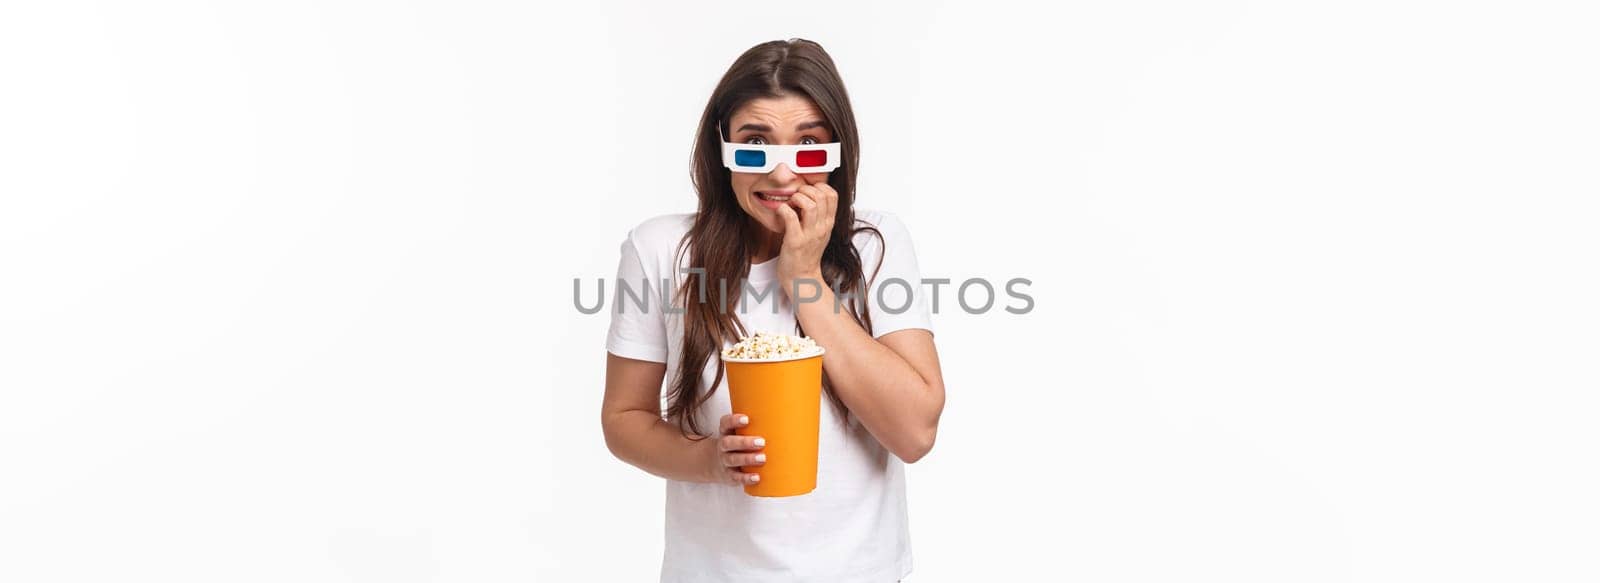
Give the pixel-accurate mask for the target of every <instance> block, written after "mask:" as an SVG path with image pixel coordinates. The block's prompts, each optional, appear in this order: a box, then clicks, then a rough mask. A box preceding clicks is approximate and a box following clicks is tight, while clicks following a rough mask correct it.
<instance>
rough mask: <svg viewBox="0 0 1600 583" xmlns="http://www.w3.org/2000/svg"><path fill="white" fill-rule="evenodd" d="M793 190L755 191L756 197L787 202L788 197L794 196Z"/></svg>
mask: <svg viewBox="0 0 1600 583" xmlns="http://www.w3.org/2000/svg"><path fill="white" fill-rule="evenodd" d="M794 192H795V191H793V190H767V191H756V197H757V198H760V199H761V200H765V201H771V202H789V198H790V197H793V196H794Z"/></svg>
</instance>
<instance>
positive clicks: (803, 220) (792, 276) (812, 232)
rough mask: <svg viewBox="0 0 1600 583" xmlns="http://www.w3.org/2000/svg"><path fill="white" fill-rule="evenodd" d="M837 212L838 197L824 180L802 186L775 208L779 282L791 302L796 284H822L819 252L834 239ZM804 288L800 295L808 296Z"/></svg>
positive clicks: (809, 294) (807, 290)
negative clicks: (778, 225) (779, 241)
mask: <svg viewBox="0 0 1600 583" xmlns="http://www.w3.org/2000/svg"><path fill="white" fill-rule="evenodd" d="M838 208H839V193H838V192H837V191H835V190H834V189H833V187H832V186H829V185H828V180H827V178H826V176H824V177H823V178H822V179H820V180H818V181H817V182H815V183H811V184H802V185H800V188H798V189H796V190H795V193H794V195H793V196H792V197H790V199H789V204H786V205H783V206H780V207H778V216H779V217H780V218H782V219H783V225H784V227H783V248H782V249H781V250H780V251H779V252H778V278H779V279H778V281H779V282H780V283H782V284H783V292H784V293H785V294H789V295H790V296H791V297H790V298H789V299H790V300H794V297H793V295H794V293H795V282H796V281H804V280H806V279H812V280H815V282H816V285H819V286H825V285H828V283H827V282H825V281H822V252H823V251H824V250H826V249H827V248H828V239H829V238H830V237H832V236H833V217H834V214H835V213H836V212H837V210H838ZM811 289H812V288H810V287H809V286H804V289H803V290H802V291H801V292H800V293H802V294H805V295H806V296H811V295H812V294H813V293H816V292H813V291H810V290H811Z"/></svg>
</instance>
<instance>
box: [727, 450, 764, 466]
mask: <svg viewBox="0 0 1600 583" xmlns="http://www.w3.org/2000/svg"><path fill="white" fill-rule="evenodd" d="M766 463H767V454H764V453H759V452H758V453H737V452H734V453H725V454H722V465H725V466H728V467H730V468H738V467H743V466H760V465H765V464H766Z"/></svg>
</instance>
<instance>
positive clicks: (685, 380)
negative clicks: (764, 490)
mask: <svg viewBox="0 0 1600 583" xmlns="http://www.w3.org/2000/svg"><path fill="white" fill-rule="evenodd" d="M786 95H801V96H805V97H808V98H810V99H811V101H812V103H815V104H816V106H817V109H819V110H821V111H822V115H823V117H824V118H826V120H827V122H828V127H829V128H830V129H831V130H832V132H833V136H834V139H836V140H837V141H838V142H839V144H840V145H839V149H840V158H841V160H840V166H839V168H838V169H836V170H834V171H833V172H832V173H831V174H829V175H828V185H829V186H832V187H833V189H834V190H835V191H837V192H838V193H839V204H838V211H837V214H836V215H835V216H834V219H833V233H832V235H831V236H830V237H829V239H828V246H827V248H826V249H825V250H824V251H823V253H822V276H823V280H824V282H825V283H826V284H829V285H830V286H831V287H832V288H833V290H834V292H835V293H836V294H839V295H841V296H842V295H843V294H844V293H845V292H846V291H847V290H853V293H855V294H857V295H856V298H855V301H851V302H846V303H845V306H847V307H848V309H849V313H850V315H851V316H852V317H854V318H855V320H856V321H857V322H858V323H860V324H861V326H862V328H863V329H866V330H871V329H872V319H871V315H870V314H868V313H867V304H868V302H867V301H866V299H867V294H866V291H865V290H866V284H865V282H864V279H865V278H864V277H863V273H862V269H861V255H860V253H858V252H857V250H856V247H855V245H854V244H852V243H851V239H852V238H853V237H854V236H855V234H856V233H858V232H862V231H870V232H871V233H872V234H873V235H874V236H877V237H878V239H879V241H882V240H883V234H882V233H880V232H878V230H877V229H875V228H873V227H872V226H871V225H870V224H867V223H865V222H862V226H859V227H858V226H856V218H855V208H854V202H855V186H856V168H857V165H858V162H859V152H860V151H861V150H860V142H859V139H858V136H857V133H856V118H855V113H854V112H853V111H851V109H850V98H849V96H848V95H847V94H846V93H845V90H844V81H843V80H841V79H840V78H839V71H838V70H837V69H836V68H834V65H833V59H832V58H831V57H829V56H828V53H827V52H826V51H824V50H822V45H819V44H817V43H815V42H812V41H809V40H805V39H789V40H787V41H771V42H765V43H761V44H759V45H756V46H754V47H751V48H750V50H748V51H745V52H744V54H743V55H740V56H739V58H738V59H737V60H735V61H734V62H733V65H732V66H730V67H729V68H728V72H727V73H725V74H723V76H722V80H721V81H719V82H718V83H717V87H716V89H715V90H713V91H712V92H711V99H710V101H709V102H707V103H706V109H705V112H704V113H703V114H701V116H700V129H699V133H697V134H696V136H695V141H694V162H693V167H692V169H691V175H692V178H693V179H694V187H695V190H696V191H697V192H698V193H699V197H700V208H699V212H698V213H696V215H695V218H694V225H693V226H691V227H690V228H689V232H688V233H687V234H685V235H684V238H683V240H682V241H681V242H680V244H679V250H678V253H679V255H678V257H679V258H680V259H681V258H682V253H685V252H687V253H688V254H689V259H690V263H689V266H690V267H694V268H701V269H704V272H703V273H702V272H698V271H696V272H690V273H689V275H688V277H687V279H686V280H685V281H684V282H683V285H682V286H681V287H680V288H678V290H677V292H678V293H677V296H678V297H679V298H682V303H683V306H684V313H683V319H684V326H683V336H684V338H683V354H682V358H681V359H680V360H679V362H678V370H677V374H676V376H675V377H674V378H673V381H672V389H671V390H670V391H669V392H668V393H667V400H668V406H667V417H668V418H669V419H674V420H676V421H677V424H678V427H679V428H680V429H681V430H682V431H683V433H684V434H685V435H688V436H690V437H695V436H697V435H699V434H700V429H701V428H700V424H699V422H698V421H697V420H696V418H695V417H696V415H695V410H696V409H697V408H698V407H699V406H700V404H701V403H704V402H705V400H706V399H708V398H710V396H711V392H712V391H715V390H716V387H717V385H718V384H721V382H722V375H723V370H722V366H721V362H722V350H721V349H722V345H723V342H724V341H736V340H738V338H739V337H740V336H745V335H747V333H746V331H745V329H744V324H743V323H742V322H740V321H739V318H738V315H737V314H736V313H735V312H737V310H736V309H735V308H736V307H737V305H738V298H739V297H740V296H741V295H743V294H741V293H740V292H741V291H742V290H743V289H744V282H745V278H746V277H748V276H749V275H750V253H751V251H752V249H751V247H750V243H751V242H752V241H753V240H755V237H756V236H757V235H759V234H760V231H759V230H760V229H763V228H764V227H762V226H760V225H759V224H757V223H756V222H755V221H754V219H753V218H752V217H750V216H749V215H748V214H746V213H745V211H744V209H743V208H742V207H740V206H739V202H738V200H737V199H735V195H734V192H733V181H732V177H731V176H729V170H728V169H727V168H724V167H723V166H722V141H723V140H725V139H728V136H725V135H722V134H721V130H720V129H719V128H726V127H728V126H729V123H730V121H731V119H730V118H732V117H733V113H734V112H735V111H737V110H738V109H739V107H741V106H743V105H744V104H745V103H747V102H749V101H750V100H753V99H757V98H762V97H783V96H786ZM881 266H882V260H881V258H880V260H879V267H881ZM876 271H877V269H876V268H875V269H874V275H876ZM716 282H727V283H726V285H727V288H726V289H727V290H728V291H729V293H728V294H727V296H728V297H726V298H723V297H720V296H721V294H720V293H718V292H717V291H715V290H718V289H719V288H718V286H717V284H716ZM702 290H707V291H704V292H702ZM702 293H703V294H704V295H702ZM773 293H775V294H782V293H783V292H782V291H775V292H773ZM710 296H718V297H710ZM720 302H727V303H726V305H719V304H720ZM795 331H796V332H797V333H800V334H804V333H805V330H804V329H803V328H802V327H801V326H800V325H799V322H798V321H796V324H795ZM713 356H714V357H716V358H717V363H718V366H717V367H716V379H715V380H713V381H712V382H711V388H710V390H707V391H705V392H704V394H702V392H701V390H700V382H701V376H700V375H701V374H702V371H704V370H705V366H706V364H707V363H708V362H710V361H711V358H712V357H713ZM822 388H823V391H824V392H825V393H826V394H827V395H828V400H829V401H830V402H831V403H832V404H833V407H834V410H835V411H836V412H837V413H838V414H837V415H836V417H837V418H838V419H839V420H840V421H841V422H842V421H844V420H845V418H846V416H847V415H848V411H847V410H846V409H845V406H844V401H842V400H840V399H839V396H838V395H837V394H835V393H834V390H833V385H832V383H831V382H829V380H828V378H827V376H826V375H824V376H823V379H822Z"/></svg>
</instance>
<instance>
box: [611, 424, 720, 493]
mask: <svg viewBox="0 0 1600 583" xmlns="http://www.w3.org/2000/svg"><path fill="white" fill-rule="evenodd" d="M602 425H603V426H604V429H605V435H606V447H607V448H609V449H610V450H611V453H612V455H615V456H617V459H620V460H622V461H625V462H628V463H629V464H632V465H634V466H636V467H638V468H639V469H642V470H644V471H646V472H650V473H651V474H655V475H657V476H661V477H663V478H667V479H671V480H679V481H683V482H712V481H716V480H717V479H718V478H719V476H715V475H710V474H708V468H711V467H713V466H712V465H711V461H710V460H712V459H714V455H715V454H714V453H713V451H714V449H715V447H716V445H715V442H716V440H715V439H713V438H706V439H700V440H692V439H689V438H688V437H685V436H684V435H683V433H682V432H681V431H679V430H678V428H677V427H676V426H674V425H672V424H670V423H667V422H666V421H663V420H662V419H661V417H660V416H659V415H657V414H655V413H652V412H650V411H644V410H627V411H618V412H614V413H608V414H607V416H606V418H605V419H603V420H602Z"/></svg>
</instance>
